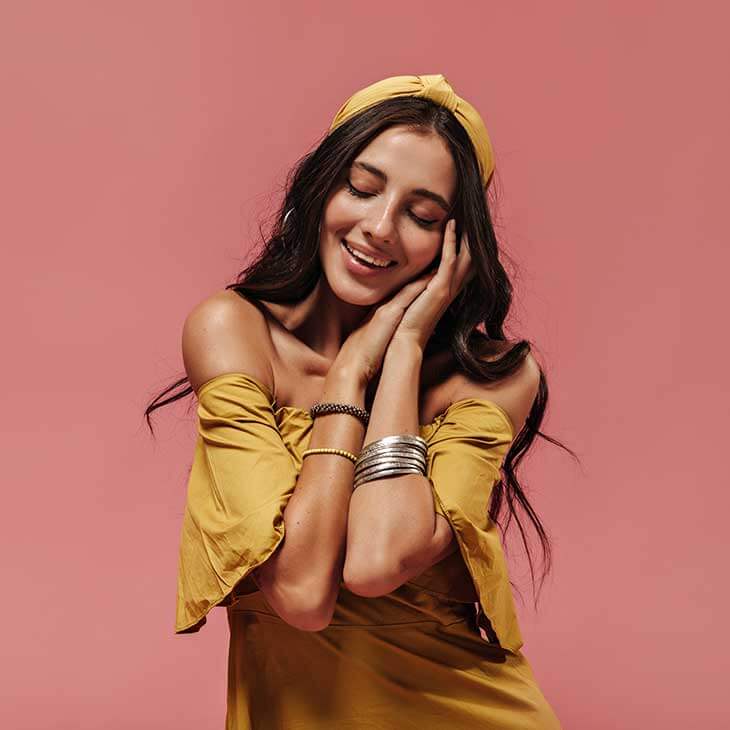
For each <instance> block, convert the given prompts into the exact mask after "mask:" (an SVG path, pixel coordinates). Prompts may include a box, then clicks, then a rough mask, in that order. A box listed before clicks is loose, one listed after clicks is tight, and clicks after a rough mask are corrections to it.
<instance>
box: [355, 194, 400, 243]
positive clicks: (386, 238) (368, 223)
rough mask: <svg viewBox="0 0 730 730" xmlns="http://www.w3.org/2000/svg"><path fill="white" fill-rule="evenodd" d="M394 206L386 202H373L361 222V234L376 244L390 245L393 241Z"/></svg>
mask: <svg viewBox="0 0 730 730" xmlns="http://www.w3.org/2000/svg"><path fill="white" fill-rule="evenodd" d="M394 218H395V205H393V204H391V203H388V202H387V201H382V202H380V201H378V202H375V200H374V199H373V204H372V206H370V207H369V208H368V214H367V215H366V216H365V217H364V218H363V220H362V224H361V227H362V232H363V234H364V235H365V236H366V237H368V238H371V239H372V240H373V241H377V242H378V243H384V244H390V243H392V242H393V240H394V239H395V220H394Z"/></svg>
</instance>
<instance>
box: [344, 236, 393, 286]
mask: <svg viewBox="0 0 730 730" xmlns="http://www.w3.org/2000/svg"><path fill="white" fill-rule="evenodd" d="M344 240H346V239H340V244H339V245H340V251H341V252H342V260H343V262H344V264H345V268H346V269H347V270H348V271H349V272H350V273H351V274H353V275H354V276H357V277H366V276H378V275H379V274H382V273H384V272H386V271H389V270H390V269H392V268H394V267H393V266H387V267H385V268H382V269H371V268H370V267H368V266H365V264H361V263H359V262H357V261H355V259H353V258H352V256H351V255H350V254H349V253H348V252H347V249H346V248H345V246H344V244H343V241H344ZM347 243H348V246H349V241H348V242H347ZM353 248H354V247H353Z"/></svg>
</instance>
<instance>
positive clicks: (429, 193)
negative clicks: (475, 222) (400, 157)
mask: <svg viewBox="0 0 730 730" xmlns="http://www.w3.org/2000/svg"><path fill="white" fill-rule="evenodd" d="M352 166H353V167H359V168H361V169H363V170H366V171H367V172H370V173H372V174H373V175H375V177H379V178H380V179H381V180H382V181H383V182H388V176H387V175H386V174H385V173H384V172H383V171H382V170H381V169H380V168H378V167H375V165H371V164H370V163H369V162H363V161H362V160H355V161H354V162H353V163H352ZM411 192H412V193H414V194H415V195H420V196H421V197H422V198H429V199H431V200H433V202H434V203H437V204H438V205H440V206H441V207H442V208H443V209H444V210H445V211H446V212H447V213H448V212H449V209H450V208H451V206H450V205H449V204H448V203H447V202H446V200H445V199H444V198H442V197H441V196H440V195H439V194H438V193H434V192H433V190H427V189H426V188H416V189H415V190H412V191H411Z"/></svg>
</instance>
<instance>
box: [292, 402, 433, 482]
mask: <svg viewBox="0 0 730 730" xmlns="http://www.w3.org/2000/svg"><path fill="white" fill-rule="evenodd" d="M326 413H349V414H350V415H353V416H355V417H356V418H358V419H359V420H360V421H361V422H362V423H363V424H364V425H365V426H367V424H368V421H369V419H370V414H369V413H368V412H367V411H366V410H363V409H362V408H359V407H358V406H352V405H348V404H345V403H316V404H315V405H314V406H312V408H310V409H309V414H310V416H311V417H312V418H313V419H314V418H316V417H317V416H320V415H324V414H326ZM310 454H338V455H339V456H344V457H346V458H347V459H349V460H350V461H351V462H353V464H355V477H354V485H353V486H354V488H355V489H356V488H357V487H359V486H360V485H361V484H365V483H366V482H371V481H373V480H375V479H385V478H387V477H391V476H398V475H400V474H421V475H423V476H425V475H426V455H427V444H426V440H425V439H423V438H422V437H421V436H414V435H413V434H410V433H403V434H397V435H395V436H384V437H383V438H381V439H378V440H377V441H373V442H371V443H369V444H368V445H367V446H365V448H363V450H362V451H361V452H360V455H359V456H356V455H355V454H353V453H352V452H351V451H348V450H347V449H334V448H324V447H323V448H316V449H305V450H304V451H303V452H302V458H304V457H305V456H309V455H310Z"/></svg>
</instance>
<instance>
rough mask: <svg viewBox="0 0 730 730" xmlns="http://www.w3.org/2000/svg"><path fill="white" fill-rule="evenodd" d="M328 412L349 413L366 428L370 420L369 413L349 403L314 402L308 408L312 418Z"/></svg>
mask: <svg viewBox="0 0 730 730" xmlns="http://www.w3.org/2000/svg"><path fill="white" fill-rule="evenodd" d="M328 413H349V414H350V415H351V416H355V418H358V419H360V421H361V422H362V424H363V425H364V426H365V427H366V428H367V425H368V422H369V421H370V414H369V413H368V412H367V411H366V410H365V409H364V408H360V407H359V406H352V405H350V404H349V403H315V404H314V405H313V406H312V407H311V408H310V409H309V415H310V416H311V417H312V418H316V417H317V416H324V415H326V414H328Z"/></svg>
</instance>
